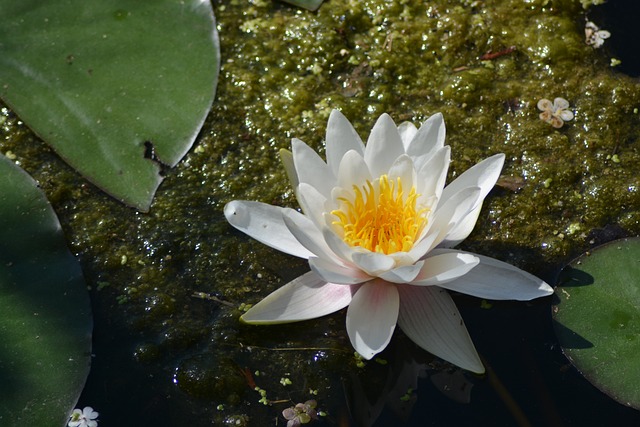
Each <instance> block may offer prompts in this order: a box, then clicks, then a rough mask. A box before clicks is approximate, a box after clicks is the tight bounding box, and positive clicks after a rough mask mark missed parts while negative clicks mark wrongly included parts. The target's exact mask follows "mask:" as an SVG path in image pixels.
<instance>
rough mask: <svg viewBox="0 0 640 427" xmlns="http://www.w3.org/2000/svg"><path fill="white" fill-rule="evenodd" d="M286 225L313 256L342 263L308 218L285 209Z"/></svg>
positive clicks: (283, 214)
mask: <svg viewBox="0 0 640 427" xmlns="http://www.w3.org/2000/svg"><path fill="white" fill-rule="evenodd" d="M282 217H283V220H284V224H285V225H286V226H287V229H288V230H289V232H290V233H291V234H292V235H293V237H295V239H296V240H297V241H298V242H300V244H301V245H302V246H304V247H305V248H306V249H307V250H308V251H309V252H311V253H312V254H313V256H316V257H321V258H325V259H327V260H332V261H334V262H337V263H339V262H341V261H340V260H339V258H338V257H337V256H336V255H335V254H334V253H333V252H332V251H331V249H329V246H327V244H326V243H325V241H324V236H323V235H322V232H321V231H320V229H318V228H317V227H316V226H315V224H314V223H313V222H312V221H311V220H310V219H309V218H308V217H306V216H304V215H301V214H300V213H299V212H297V211H294V210H293V209H285V210H284V211H283V213H282Z"/></svg>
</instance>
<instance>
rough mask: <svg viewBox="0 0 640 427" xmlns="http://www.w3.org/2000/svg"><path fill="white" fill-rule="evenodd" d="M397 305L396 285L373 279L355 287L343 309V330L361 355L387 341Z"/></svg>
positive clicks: (373, 351) (367, 356)
mask: <svg viewBox="0 0 640 427" xmlns="http://www.w3.org/2000/svg"><path fill="white" fill-rule="evenodd" d="M398 309H399V297H398V290H397V289H396V285H392V284H390V283H387V282H385V281H384V280H373V281H371V282H368V283H365V284H364V285H362V286H361V287H360V288H359V289H358V291H357V292H356V294H355V295H354V296H353V299H352V300H351V304H350V305H349V308H348V309H347V333H348V334H349V339H350V340H351V344H352V345H353V348H354V349H355V350H356V351H357V352H358V353H360V355H361V356H362V357H364V358H365V359H371V358H372V357H373V356H374V355H376V354H377V353H380V352H381V351H382V350H384V348H385V347H386V346H387V344H389V341H391V336H392V335H393V331H394V329H395V327H396V322H397V319H398Z"/></svg>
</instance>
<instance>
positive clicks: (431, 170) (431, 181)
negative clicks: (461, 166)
mask: <svg viewBox="0 0 640 427" xmlns="http://www.w3.org/2000/svg"><path fill="white" fill-rule="evenodd" d="M450 162H451V148H450V147H449V146H446V147H442V148H441V149H440V150H438V151H437V152H436V153H434V155H433V156H431V157H430V158H429V161H427V162H426V163H424V164H423V165H422V167H421V168H420V169H419V170H418V176H417V178H416V183H417V186H416V191H417V192H418V194H420V195H422V197H424V198H428V197H431V196H436V197H437V198H440V196H441V195H442V190H443V189H444V183H445V180H446V178H447V171H448V170H449V163H450Z"/></svg>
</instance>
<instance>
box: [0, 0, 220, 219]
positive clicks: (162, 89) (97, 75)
mask: <svg viewBox="0 0 640 427" xmlns="http://www.w3.org/2000/svg"><path fill="white" fill-rule="evenodd" d="M0 9H1V10H2V11H3V13H2V15H0V97H1V98H2V100H3V101H4V102H5V103H7V105H9V106H10V107H11V109H12V110H14V111H15V112H16V114H18V116H19V117H20V118H21V119H22V120H23V121H24V122H25V123H26V124H27V125H28V126H29V127H30V128H31V129H32V130H33V131H34V132H35V133H36V134H37V135H38V136H40V137H41V138H42V139H43V140H44V141H45V142H46V143H48V144H49V145H51V147H53V149H54V150H55V151H56V153H58V155H59V156H60V157H62V158H63V159H64V160H65V161H66V162H67V163H69V164H70V165H71V166H72V167H73V168H75V169H76V170H77V171H78V172H80V173H81V174H82V175H83V176H84V177H85V178H86V179H88V180H89V181H91V182H92V183H93V184H95V185H96V186H97V187H99V188H100V189H102V190H103V191H105V192H106V193H108V194H110V195H111V196H113V197H115V198H116V199H118V200H120V201H122V202H123V203H126V204H128V205H130V206H132V207H135V208H136V209H138V210H141V211H148V210H149V207H150V205H151V202H152V200H153V196H154V194H155V192H156V190H157V188H158V186H159V185H160V183H161V182H162V180H163V176H162V173H161V172H162V170H163V166H162V165H166V166H167V167H174V166H175V165H176V164H177V163H178V162H179V161H180V160H181V159H182V157H184V155H185V154H186V153H187V152H188V151H189V149H190V148H191V146H192V145H193V142H194V141H195V139H196V137H197V135H198V133H199V132H200V129H201V128H202V125H203V123H204V121H205V119H206V117H207V114H208V113H209V111H210V109H211V105H212V103H213V100H214V97H215V91H216V86H217V81H218V75H219V68H220V43H219V40H218V34H217V30H216V21H215V17H214V15H213V9H212V7H211V4H210V2H208V1H206V2H204V1H201V0H185V1H181V2H176V1H173V0H157V1H154V2H139V1H134V0H114V1H110V2H103V1H100V0H66V1H57V2H40V1H38V0H24V1H21V2H15V1H12V0H0ZM70 23H72V24H70ZM145 142H150V143H151V144H152V147H153V157H147V156H145V154H146V153H147V151H148V148H147V147H146V146H145Z"/></svg>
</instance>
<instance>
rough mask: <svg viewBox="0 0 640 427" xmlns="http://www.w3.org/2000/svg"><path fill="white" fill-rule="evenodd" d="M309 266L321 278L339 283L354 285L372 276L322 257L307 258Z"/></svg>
mask: <svg viewBox="0 0 640 427" xmlns="http://www.w3.org/2000/svg"><path fill="white" fill-rule="evenodd" d="M309 267H311V270H313V271H315V272H316V274H317V275H318V276H320V277H322V279H323V280H326V281H327V282H331V283H336V284H339V285H355V284H358V283H363V282H366V281H369V280H371V279H373V277H371V276H369V275H367V274H365V273H364V272H363V271H361V270H359V269H357V268H351V267H348V266H346V265H344V264H338V263H335V262H331V261H330V260H327V259H323V258H315V257H311V258H309Z"/></svg>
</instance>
